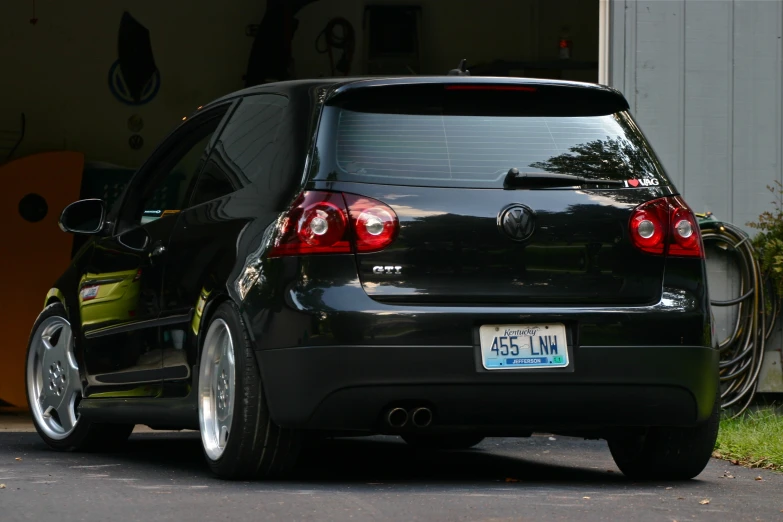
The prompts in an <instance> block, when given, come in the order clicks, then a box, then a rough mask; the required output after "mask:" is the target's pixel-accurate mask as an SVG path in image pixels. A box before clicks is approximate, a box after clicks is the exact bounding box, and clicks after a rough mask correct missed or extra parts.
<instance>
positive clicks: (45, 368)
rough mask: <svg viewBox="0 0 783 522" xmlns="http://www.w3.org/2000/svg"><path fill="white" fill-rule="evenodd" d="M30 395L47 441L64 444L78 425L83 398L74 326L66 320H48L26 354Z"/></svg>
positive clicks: (33, 408) (31, 406)
mask: <svg viewBox="0 0 783 522" xmlns="http://www.w3.org/2000/svg"><path fill="white" fill-rule="evenodd" d="M26 373H27V394H28V397H29V398H30V409H31V410H32V413H33V417H34V418H35V423H36V424H37V425H38V427H39V428H40V429H41V431H43V432H44V433H45V434H46V435H47V436H48V437H50V438H52V439H55V440H62V439H64V438H66V437H67V436H68V435H70V434H71V433H73V430H74V429H76V425H77V424H78V423H79V415H78V414H77V412H76V406H77V404H78V400H79V399H81V396H82V383H81V378H80V377H79V367H78V366H77V364H76V359H75V358H74V356H73V335H72V333H71V324H70V323H69V322H68V321H67V320H66V319H65V318H63V317H59V316H52V317H48V318H47V319H45V320H44V321H43V322H42V323H41V324H40V325H39V326H38V329H37V330H36V331H35V334H34V335H33V339H32V344H31V346H30V351H29V353H28V354H27V372H26Z"/></svg>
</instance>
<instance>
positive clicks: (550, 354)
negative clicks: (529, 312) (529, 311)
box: [479, 323, 568, 370]
mask: <svg viewBox="0 0 783 522" xmlns="http://www.w3.org/2000/svg"><path fill="white" fill-rule="evenodd" d="M479 336H480V338H481V362H482V364H483V365H484V368H486V369H487V370H519V369H524V368H565V367H566V366H568V345H567V343H566V328H565V325H562V324H559V323H548V324H485V325H484V326H482V327H481V328H480V329H479Z"/></svg>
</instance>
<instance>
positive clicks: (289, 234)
mask: <svg viewBox="0 0 783 522" xmlns="http://www.w3.org/2000/svg"><path fill="white" fill-rule="evenodd" d="M398 229H399V221H398V219H397V215H396V214H395V213H394V211H393V210H392V209H391V208H390V207H389V206H388V205H385V204H383V203H381V202H380V201H376V200H374V199H371V198H367V197H364V196H357V195H354V194H341V193H339V192H324V191H309V192H304V193H302V194H301V195H299V197H298V198H296V200H295V201H294V203H293V204H292V205H291V208H290V210H289V211H288V212H287V213H286V214H285V216H283V217H282V219H281V220H280V222H279V224H278V233H277V236H276V238H275V243H274V245H273V246H272V249H271V251H270V253H269V256H270V257H279V256H287V255H309V254H347V253H350V252H353V251H356V252H375V251H378V250H381V249H383V248H386V247H387V246H389V245H390V244H391V243H392V241H394V238H395V237H396V235H397V230H398Z"/></svg>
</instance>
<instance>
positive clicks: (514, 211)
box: [498, 205, 536, 241]
mask: <svg viewBox="0 0 783 522" xmlns="http://www.w3.org/2000/svg"><path fill="white" fill-rule="evenodd" d="M535 220H536V214H535V212H533V211H532V210H530V209H529V208H527V207H526V206H525V205H510V206H508V207H506V208H504V209H503V210H502V211H501V212H500V214H498V227H499V228H500V230H502V231H503V232H504V233H505V234H506V235H507V236H508V237H510V238H511V239H513V240H514V241H524V240H526V239H527V238H529V237H530V236H531V235H533V230H534V229H535V228H536V223H535Z"/></svg>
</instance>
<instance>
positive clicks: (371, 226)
mask: <svg viewBox="0 0 783 522" xmlns="http://www.w3.org/2000/svg"><path fill="white" fill-rule="evenodd" d="M344 196H345V203H346V204H347V205H348V210H349V212H350V214H351V223H352V225H353V230H354V233H355V235H356V236H355V237H356V251H357V252H376V251H378V250H381V249H383V248H386V247H387V246H389V245H390V244H391V243H392V241H394V238H395V237H396V235H397V230H398V229H399V221H398V220H397V214H395V213H394V211H393V210H392V209H391V208H389V207H388V206H387V205H384V204H383V203H381V202H380V201H376V200H374V199H370V198H366V197H363V196H356V195H354V194H344Z"/></svg>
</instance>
